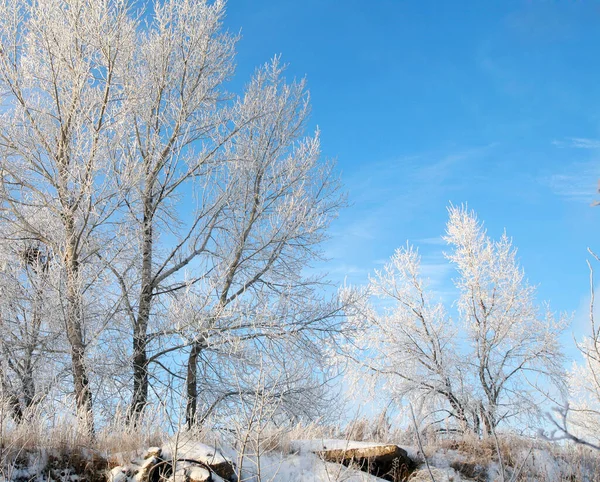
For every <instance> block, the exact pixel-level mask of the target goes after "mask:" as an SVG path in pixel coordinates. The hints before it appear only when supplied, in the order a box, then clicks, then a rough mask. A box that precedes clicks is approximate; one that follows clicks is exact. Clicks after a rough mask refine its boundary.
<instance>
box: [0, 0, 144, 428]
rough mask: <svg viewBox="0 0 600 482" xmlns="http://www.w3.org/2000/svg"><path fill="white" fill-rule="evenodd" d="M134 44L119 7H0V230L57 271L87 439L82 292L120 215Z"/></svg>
mask: <svg viewBox="0 0 600 482" xmlns="http://www.w3.org/2000/svg"><path fill="white" fill-rule="evenodd" d="M131 34H132V29H131V22H130V21H129V18H128V16H127V15H126V11H125V7H124V4H123V2H95V1H87V0H77V1H73V2H63V1H58V0H37V1H33V2H20V1H17V0H7V1H3V2H0V90H1V94H0V95H2V109H1V114H0V154H1V157H0V182H1V184H0V202H1V210H0V213H1V221H2V222H3V223H6V224H7V225H8V226H10V228H9V229H6V230H4V232H5V233H6V235H7V238H6V239H8V240H12V241H19V240H26V239H29V240H31V241H32V242H33V243H34V245H36V244H35V243H40V245H42V246H44V249H47V250H49V251H50V252H51V253H52V256H53V259H55V260H56V262H57V263H58V264H59V266H60V268H61V277H60V284H59V286H57V287H56V289H57V292H58V293H59V294H60V299H61V302H62V307H63V308H64V315H63V316H64V318H63V322H64V328H65V331H66V335H67V340H68V344H69V347H70V356H71V372H72V378H73V387H74V392H75V400H76V404H77V413H78V418H79V421H80V424H81V428H82V431H83V432H88V433H91V432H93V428H94V423H93V415H92V393H91V390H90V385H89V383H90V382H89V379H90V377H89V368H88V366H87V361H86V351H87V347H88V343H89V341H90V340H89V335H90V332H89V331H88V330H89V329H90V324H89V319H88V318H87V317H86V302H87V300H86V288H87V286H88V285H89V282H90V280H91V279H93V278H94V276H95V274H94V270H95V269H94V268H91V264H90V263H91V261H92V259H93V257H94V253H96V252H98V251H99V250H101V249H102V246H103V245H104V244H105V243H106V242H107V240H108V239H109V238H107V237H106V236H105V234H106V233H105V230H104V229H103V228H104V224H105V221H106V220H107V219H108V218H109V217H110V216H111V214H112V212H113V210H114V206H115V203H114V201H115V191H114V190H113V189H112V187H113V186H112V182H111V178H112V175H113V164H112V161H113V159H114V155H112V152H111V149H112V145H113V143H114V142H115V138H116V137H117V136H118V133H119V132H120V125H121V120H122V116H120V115H118V111H119V108H120V106H121V99H122V88H121V86H122V80H123V73H124V70H123V69H122V67H123V63H124V60H126V58H127V56H128V54H129V52H128V49H129V47H130V45H131V44H130V42H129V40H128V39H129V38H130V37H131Z"/></svg>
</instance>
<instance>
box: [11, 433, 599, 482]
mask: <svg viewBox="0 0 600 482" xmlns="http://www.w3.org/2000/svg"><path fill="white" fill-rule="evenodd" d="M381 445H386V444H378V443H373V442H362V441H351V440H343V439H310V440H295V441H292V442H290V443H289V450H287V451H286V452H279V451H270V452H267V453H264V454H262V455H260V456H256V455H245V456H244V457H240V454H239V453H238V452H237V451H236V450H234V449H233V448H232V447H228V446H226V445H224V446H222V447H219V448H218V449H216V448H214V447H212V446H210V445H207V444H206V443H201V442H199V441H197V440H194V439H192V438H190V437H189V436H180V437H176V438H171V439H169V440H167V441H166V442H165V443H164V444H163V446H162V447H151V448H149V449H145V450H140V451H139V452H138V453H137V455H135V456H131V455H129V456H127V460H125V459H124V457H125V455H124V454H110V455H109V454H107V455H108V460H110V461H113V462H112V465H114V464H115V463H119V464H120V465H118V466H117V467H112V465H111V466H109V468H108V469H110V474H109V472H108V469H107V468H99V469H98V474H97V475H98V476H100V475H101V474H102V473H104V474H106V475H109V476H108V481H109V482H142V481H145V480H147V479H148V473H149V471H150V470H151V468H152V467H153V466H155V465H156V464H157V463H158V462H159V461H168V462H169V463H170V462H171V461H172V460H173V459H177V463H176V467H175V476H173V475H170V478H169V480H170V481H172V482H178V481H183V480H197V481H201V480H209V476H210V477H211V480H212V481H213V482H223V481H225V480H234V479H235V477H228V476H227V475H223V474H222V473H221V477H219V476H218V475H216V474H215V473H214V471H215V470H216V469H215V467H220V469H219V470H222V469H223V467H226V466H227V464H230V466H231V467H234V465H233V464H235V472H236V474H238V475H239V474H240V471H241V475H242V476H241V479H242V480H244V482H378V481H379V482H382V480H383V479H380V478H377V477H375V476H373V475H370V474H368V473H365V472H361V471H360V470H357V469H355V468H349V467H345V466H344V465H341V464H337V463H332V462H327V461H324V460H322V459H321V458H320V457H319V456H318V455H316V454H315V452H319V451H323V450H340V449H341V450H353V449H366V448H370V447H377V446H381ZM401 448H402V449H404V450H406V452H407V453H408V455H409V457H410V458H411V459H412V460H413V461H416V462H417V468H416V470H415V471H414V472H413V473H412V474H411V475H410V478H409V479H408V480H409V481H410V482H419V481H423V482H430V481H431V480H432V477H433V479H434V480H435V481H436V482H463V481H464V482H468V481H477V482H494V481H500V480H506V481H508V480H515V481H517V480H518V481H531V482H533V481H541V480H543V481H562V480H571V481H581V482H588V481H589V482H592V481H594V480H600V479H598V478H597V476H598V474H599V472H598V466H599V465H600V462H599V459H598V458H597V457H596V458H594V456H593V455H592V456H591V458H590V457H588V458H587V459H585V458H581V457H580V456H579V455H576V454H577V453H580V452H577V450H575V451H573V452H568V451H567V449H566V448H564V447H563V448H560V447H556V446H548V447H547V448H538V447H535V448H533V447H527V446H526V445H522V447H513V449H514V450H513V451H512V452H511V460H510V461H507V460H505V461H504V474H503V465H502V464H501V463H500V462H499V461H498V459H497V457H495V455H491V456H485V457H482V456H481V453H475V452H476V450H471V451H469V450H468V449H466V448H465V447H462V448H460V449H458V448H449V447H442V446H439V447H431V446H429V447H426V449H425V452H426V460H427V463H425V458H424V457H423V454H420V453H419V452H418V450H417V449H416V448H415V447H410V446H404V445H401ZM475 448H476V449H477V448H478V446H477V445H475ZM569 453H572V454H574V455H573V457H572V458H569V456H568V454H569ZM90 454H91V452H89V453H88V454H87V455H88V456H90ZM557 454H560V456H557ZM85 456H86V454H85V453H84V454H83V457H84V458H85ZM486 457H487V458H486ZM578 457H579V458H578ZM18 460H19V462H18V463H15V464H13V465H12V466H5V467H1V468H0V482H8V481H11V482H25V481H27V482H50V481H53V482H80V481H86V480H92V479H90V478H89V475H85V474H84V473H82V472H81V467H82V465H81V464H80V465H79V470H78V469H77V468H75V467H69V466H68V457H66V458H65V460H66V461H67V462H66V463H65V465H63V466H62V467H61V466H59V465H57V464H56V461H57V456H56V454H53V453H52V452H51V451H46V450H39V451H31V450H30V451H28V452H24V453H21V454H20V455H19V458H18ZM114 461H119V462H114ZM193 461H197V462H198V463H194V462H193ZM99 467H100V466H99ZM211 472H212V473H211ZM232 474H233V472H232ZM93 480H102V479H100V478H94V479H93Z"/></svg>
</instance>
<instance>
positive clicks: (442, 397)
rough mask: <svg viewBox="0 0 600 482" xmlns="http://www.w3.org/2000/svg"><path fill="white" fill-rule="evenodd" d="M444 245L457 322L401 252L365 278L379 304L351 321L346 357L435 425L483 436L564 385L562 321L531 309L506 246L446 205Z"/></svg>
mask: <svg viewBox="0 0 600 482" xmlns="http://www.w3.org/2000/svg"><path fill="white" fill-rule="evenodd" d="M445 240H446V242H447V243H448V244H449V246H450V248H451V250H450V252H449V253H447V254H446V257H447V259H448V261H449V262H451V263H452V264H453V265H454V266H455V267H456V269H457V273H458V277H457V278H456V279H455V285H456V288H457V289H458V294H459V297H458V300H457V303H456V305H457V308H458V313H457V315H458V318H457V319H456V320H453V319H451V317H450V316H449V315H448V313H447V310H446V309H445V308H444V306H443V305H442V303H441V302H439V301H435V300H434V293H433V292H430V291H428V290H427V286H426V283H425V281H424V280H423V279H422V277H421V275H420V273H419V265H420V259H419V256H418V254H417V252H416V251H415V250H414V249H413V248H411V247H410V246H408V247H406V248H402V249H399V250H397V252H396V254H395V255H394V256H393V257H392V259H391V260H390V262H389V263H388V264H387V265H386V266H385V267H384V269H383V270H381V271H376V272H375V276H374V277H373V278H372V279H371V283H370V285H369V290H370V293H372V294H373V295H375V296H377V298H378V300H379V301H377V302H373V301H371V302H370V303H368V304H367V305H366V306H363V307H362V309H360V310H358V312H357V314H355V316H354V317H353V318H354V323H359V324H361V323H365V325H364V326H363V331H362V335H360V336H359V337H358V338H357V340H356V342H355V343H356V346H357V347H358V348H359V350H358V351H357V352H355V353H354V354H353V355H352V356H353V359H354V361H355V362H356V365H358V366H359V367H361V368H362V370H361V371H360V373H361V374H364V373H366V374H368V375H372V378H373V379H374V380H375V381H378V382H381V383H382V384H383V386H384V387H385V388H386V389H388V390H389V391H390V392H391V393H392V394H393V395H394V396H395V397H397V399H403V398H406V399H408V400H410V401H412V402H419V404H420V405H421V406H423V407H424V408H425V409H427V410H429V411H430V412H431V418H432V420H433V421H434V422H436V421H440V420H444V419H446V420H448V419H450V420H453V421H454V422H458V428H459V429H461V430H470V431H473V432H475V433H484V434H489V433H491V432H492V431H493V430H494V429H495V427H496V426H498V424H500V423H501V422H502V421H504V420H507V419H510V418H512V417H516V416H522V415H524V414H534V413H536V410H537V405H536V404H537V403H538V402H539V399H540V396H541V394H542V393H543V390H542V388H543V389H544V390H547V389H548V386H551V387H554V388H558V389H563V388H564V374H563V369H562V360H563V358H562V354H561V350H560V345H559V342H558V336H559V334H560V332H561V331H562V329H563V328H564V321H563V320H562V319H561V320H558V321H556V320H555V319H554V318H553V316H552V315H551V314H550V313H549V312H548V311H547V310H541V309H540V308H538V306H537V305H536V303H535V299H534V291H535V290H534V288H533V287H531V286H530V285H529V284H528V283H527V281H526V280H525V277H524V273H523V270H522V269H521V268H520V266H519V265H518V263H517V260H516V250H515V249H514V248H513V247H512V243H511V241H510V239H509V238H508V237H507V236H506V235H503V236H502V237H501V238H500V239H499V240H498V241H494V240H491V239H490V238H489V237H488V236H487V234H486V232H485V230H484V228H483V225H482V223H480V222H479V221H478V220H477V218H476V216H475V214H474V213H472V212H470V211H468V210H467V209H466V208H462V207H461V208H458V207H450V209H449V221H448V225H447V232H446V236H445ZM542 383H546V384H549V385H548V386H540V384H542ZM536 386H537V388H540V390H538V389H537V388H536ZM440 415H441V416H440ZM448 427H449V425H448V424H445V425H444V429H448Z"/></svg>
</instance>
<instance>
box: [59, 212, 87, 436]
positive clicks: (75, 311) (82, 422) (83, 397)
mask: <svg viewBox="0 0 600 482" xmlns="http://www.w3.org/2000/svg"><path fill="white" fill-rule="evenodd" d="M67 221H68V222H67V226H66V227H67V233H68V234H69V235H70V236H69V241H68V245H67V250H66V253H65V267H66V278H67V279H66V284H67V320H66V325H67V338H68V339H69V344H70V346H71V363H72V372H73V385H74V388H75V403H76V407H77V419H78V424H79V430H80V431H81V432H82V433H84V434H86V435H88V436H91V437H93V435H94V415H93V412H92V392H91V390H90V385H89V380H88V375H87V368H86V366H85V342H84V339H83V326H82V325H83V320H82V318H83V307H82V300H81V291H80V288H79V274H80V273H79V260H78V254H77V251H76V247H75V242H74V236H73V235H72V233H73V231H74V230H73V222H72V218H68V220H67ZM69 228H70V229H69Z"/></svg>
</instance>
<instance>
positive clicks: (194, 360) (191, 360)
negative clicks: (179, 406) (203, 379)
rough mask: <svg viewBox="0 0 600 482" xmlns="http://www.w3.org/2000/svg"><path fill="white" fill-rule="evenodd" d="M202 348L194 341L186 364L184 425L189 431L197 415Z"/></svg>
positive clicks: (199, 342)
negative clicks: (199, 361)
mask: <svg viewBox="0 0 600 482" xmlns="http://www.w3.org/2000/svg"><path fill="white" fill-rule="evenodd" d="M202 348H203V344H202V342H201V341H195V342H194V344H193V345H192V348H191V350H190V354H189V357H188V362H187V377H186V380H185V384H186V391H187V404H186V407H185V425H186V427H187V429H188V430H191V428H192V427H193V426H194V424H195V422H196V417H197V415H198V356H199V355H200V352H201V351H202Z"/></svg>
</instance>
